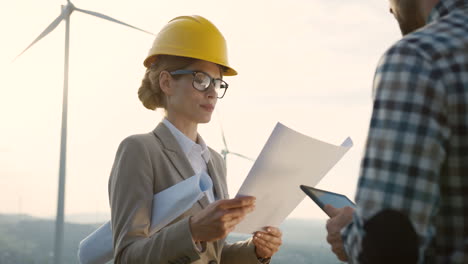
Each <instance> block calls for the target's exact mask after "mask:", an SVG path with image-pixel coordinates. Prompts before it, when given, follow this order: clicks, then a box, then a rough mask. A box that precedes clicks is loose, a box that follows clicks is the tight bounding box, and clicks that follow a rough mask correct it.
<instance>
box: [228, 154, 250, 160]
mask: <svg viewBox="0 0 468 264" xmlns="http://www.w3.org/2000/svg"><path fill="white" fill-rule="evenodd" d="M229 154H232V155H236V156H238V157H241V158H244V159H248V160H250V161H255V160H254V159H252V158H249V157H247V156H244V155H242V154H239V153H236V152H229Z"/></svg>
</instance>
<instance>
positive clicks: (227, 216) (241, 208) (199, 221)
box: [190, 196, 255, 242]
mask: <svg viewBox="0 0 468 264" xmlns="http://www.w3.org/2000/svg"><path fill="white" fill-rule="evenodd" d="M254 208H255V197H252V196H245V197H239V198H234V199H229V200H218V201H216V202H214V203H211V204H210V205H208V206H207V207H206V208H205V209H203V210H202V211H200V212H198V213H197V214H195V215H194V216H192V217H191V218H190V228H191V231H192V238H193V240H194V241H195V242H199V241H206V242H210V241H215V240H219V239H221V238H224V237H226V236H227V235H228V234H229V233H230V232H231V231H232V230H234V228H235V227H236V225H237V224H239V223H240V222H241V221H242V220H243V219H244V217H245V216H246V215H247V214H248V213H250V212H252V211H253V210H254Z"/></svg>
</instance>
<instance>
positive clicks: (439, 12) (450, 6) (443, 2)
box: [427, 0, 468, 23]
mask: <svg viewBox="0 0 468 264" xmlns="http://www.w3.org/2000/svg"><path fill="white" fill-rule="evenodd" d="M463 6H468V0H440V1H439V3H437V4H436V6H435V7H434V8H433V9H432V10H431V13H430V14H429V19H428V21H427V22H428V23H431V22H434V21H436V20H438V19H440V18H441V17H444V16H446V15H448V14H449V13H450V12H453V11H454V10H456V9H458V8H461V7H463Z"/></svg>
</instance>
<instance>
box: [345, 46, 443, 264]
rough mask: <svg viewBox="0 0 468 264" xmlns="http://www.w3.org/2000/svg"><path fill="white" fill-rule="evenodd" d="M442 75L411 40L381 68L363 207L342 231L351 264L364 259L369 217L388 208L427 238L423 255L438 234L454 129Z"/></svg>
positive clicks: (360, 196)
mask: <svg viewBox="0 0 468 264" xmlns="http://www.w3.org/2000/svg"><path fill="white" fill-rule="evenodd" d="M440 73H441V71H440V69H438V66H437V65H436V64H434V63H433V62H432V61H431V60H428V59H427V57H426V56H425V54H424V53H423V51H421V49H420V47H417V46H415V45H412V43H411V41H401V42H399V43H397V44H396V45H395V46H393V47H392V48H391V49H390V50H389V51H388V52H387V53H386V54H385V55H384V56H383V57H382V59H381V61H380V63H379V66H378V67H377V70H376V74H375V78H374V103H373V112H372V119H371V123H370V129H369V134H368V139H367V143H366V148H365V154H364V157H363V160H362V164H361V172H360V178H359V181H358V189H357V193H356V203H357V205H358V208H357V210H356V211H355V214H354V219H353V221H352V222H351V224H350V225H348V226H347V227H345V228H344V229H343V230H342V238H343V243H344V246H345V249H346V252H347V254H348V258H349V262H350V263H358V256H359V253H360V251H361V241H362V238H363V235H364V231H363V223H364V221H365V220H367V219H369V218H370V217H372V216H374V215H375V214H376V213H378V212H379V211H381V210H383V209H386V208H391V209H396V210H400V211H402V212H404V213H406V214H407V215H408V217H409V218H410V220H411V222H412V223H413V226H414V228H415V229H416V231H417V233H418V235H419V236H420V239H421V242H422V243H421V244H420V253H422V252H423V250H424V249H425V248H426V247H427V243H428V241H430V239H431V237H432V236H433V235H434V227H433V226H431V218H432V217H433V216H434V215H435V214H436V211H437V208H438V201H439V185H438V178H439V172H440V170H441V167H442V165H443V162H444V160H445V156H446V150H445V148H444V142H445V141H446V140H447V138H448V136H449V133H450V131H449V127H448V125H447V121H446V98H445V96H446V95H445V93H444V89H443V84H442V83H441V81H440Z"/></svg>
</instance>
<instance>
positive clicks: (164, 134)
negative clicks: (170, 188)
mask: <svg viewBox="0 0 468 264" xmlns="http://www.w3.org/2000/svg"><path fill="white" fill-rule="evenodd" d="M153 133H154V134H155V135H156V137H158V138H159V140H160V141H161V143H162V145H163V147H164V152H165V153H166V155H167V157H168V158H169V160H170V161H171V163H172V165H174V168H175V169H176V170H177V171H178V172H179V175H180V176H181V178H182V179H183V180H186V179H188V178H190V177H192V176H193V175H195V172H194V171H193V168H192V165H190V162H189V160H188V159H187V156H185V153H184V152H183V150H182V148H181V147H180V145H179V142H177V139H176V138H175V137H174V135H172V133H171V131H170V130H169V128H167V127H166V125H164V124H163V123H159V125H158V126H157V127H156V128H155V129H154V131H153ZM198 204H199V205H200V206H201V208H205V207H207V206H208V205H209V202H208V198H207V197H206V195H204V196H203V197H202V198H201V199H200V200H198Z"/></svg>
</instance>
